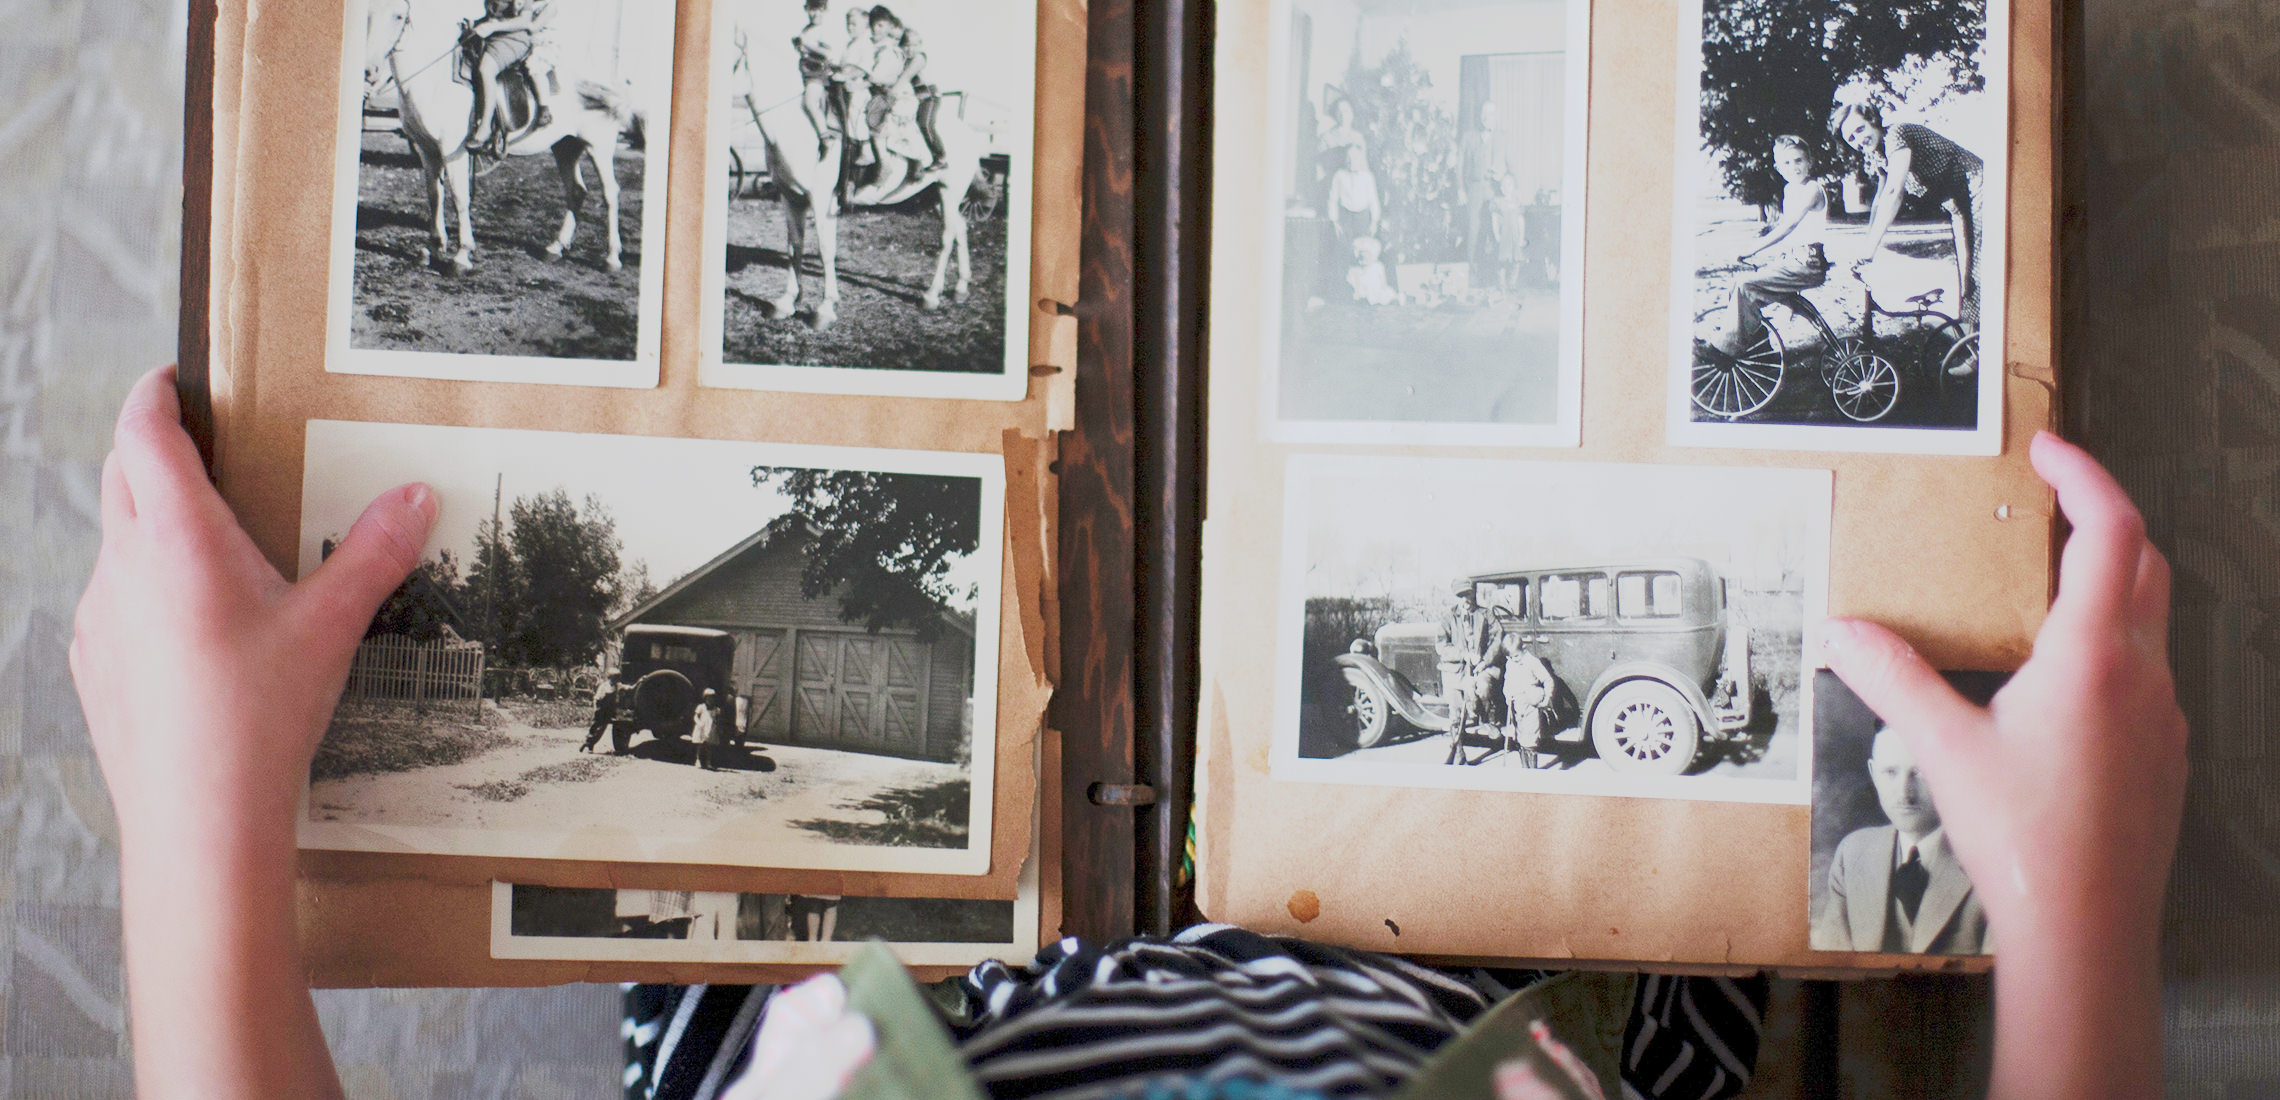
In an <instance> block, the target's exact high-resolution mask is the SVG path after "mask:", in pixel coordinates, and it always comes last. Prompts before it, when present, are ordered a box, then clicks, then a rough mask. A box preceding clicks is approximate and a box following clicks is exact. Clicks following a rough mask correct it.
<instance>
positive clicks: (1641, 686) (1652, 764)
mask: <svg viewBox="0 0 2280 1100" xmlns="http://www.w3.org/2000/svg"><path fill="white" fill-rule="evenodd" d="M1701 744H1702V724H1701V722H1700V721H1698V720H1697V719H1696V718H1695V716H1694V708H1693V707H1690V706H1687V705H1686V697H1685V696H1683V695H1680V694H1679V693H1678V692H1677V691H1676V690H1674V689H1672V688H1671V687H1670V685H1668V684H1659V683H1656V682H1655V681H1653V680H1627V681H1624V682H1623V683H1620V684H1617V685H1615V686H1614V687H1612V688H1609V689H1608V690H1607V694H1605V695H1603V696H1601V697H1600V699H1599V705H1598V706H1597V707H1594V708H1592V712H1591V746H1592V747H1593V748H1594V749H1597V750H1598V751H1599V758H1600V759H1601V760H1605V761H1606V762H1607V766H1608V767H1611V768H1614V769H1615V770H1616V771H1619V772H1626V773H1629V774H1632V775H1677V774H1678V773H1680V772H1682V771H1685V770H1686V768H1687V766H1688V765H1690V764H1692V763H1694V754H1695V751H1696V749H1698V748H1699V747H1700V746H1701Z"/></svg>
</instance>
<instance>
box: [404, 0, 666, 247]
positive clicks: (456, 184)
mask: <svg viewBox="0 0 2280 1100" xmlns="http://www.w3.org/2000/svg"><path fill="white" fill-rule="evenodd" d="M414 3H415V0H369V6H368V8H367V11H366V14H365V39H364V41H365V47H364V68H365V74H366V75H365V83H366V86H367V87H371V86H374V85H375V84H376V83H377V80H376V79H375V77H376V76H377V75H378V74H379V73H380V72H381V70H382V68H383V66H385V68H386V71H387V74H388V75H389V76H390V77H391V78H392V79H393V80H394V81H395V84H396V93H397V98H398V100H399V102H400V110H401V115H402V119H403V133H404V138H405V140H406V141H407V142H409V143H410V144H411V147H412V151H413V152H414V153H415V154H417V155H418V157H419V159H420V169H421V172H422V174H424V175H425V176H426V179H427V197H428V207H429V209H430V211H431V212H432V217H433V226H434V228H433V232H432V234H431V236H430V241H431V243H432V246H433V247H432V249H425V250H422V252H421V255H420V262H421V263H423V264H425V263H433V262H437V261H440V260H441V259H442V258H444V257H446V256H448V257H449V259H450V263H451V269H452V270H453V271H454V272H456V273H458V274H461V275H465V274H468V273H470V272H472V271H474V270H475V231H474V227H473V224H472V219H471V218H470V216H469V213H468V207H467V189H468V174H469V173H468V169H469V163H468V162H469V161H470V160H471V159H472V158H473V157H474V155H475V152H476V150H474V149H472V148H470V147H469V145H468V140H467V139H468V137H469V136H470V135H471V134H472V133H473V132H474V128H475V123H476V114H475V97H476V94H477V93H476V90H475V88H474V87H473V86H472V85H471V84H469V83H462V82H461V80H460V78H459V76H458V70H459V65H460V50H461V33H462V31H461V24H460V23H459V22H458V21H456V20H454V19H452V18H450V17H448V16H445V15H441V14H433V13H431V12H430V11H428V10H426V8H425V5H423V10H422V11H420V12H419V13H417V14H415V13H414V11H413V6H414ZM438 7H440V5H438ZM555 75H556V79H557V80H559V81H560V82H561V83H562V85H563V86H564V87H566V88H570V89H572V92H573V94H570V95H564V96H558V97H556V99H555V102H554V104H553V114H554V119H553V121H552V122H551V123H550V124H548V125H547V126H544V127H532V126H530V125H529V117H528V116H529V111H528V109H527V104H513V105H511V104H510V103H509V102H506V101H513V100H515V99H516V98H517V93H516V92H515V91H513V90H512V89H513V88H514V84H513V82H512V81H501V82H500V92H499V98H500V100H502V102H501V103H495V104H490V105H489V107H490V109H491V110H492V111H493V112H494V113H495V114H496V115H498V117H499V125H500V127H502V128H504V129H505V132H506V134H507V135H508V140H507V142H506V147H505V150H506V154H507V155H509V156H527V155H535V154H538V153H552V154H554V167H555V171H556V173H557V174H559V175H560V176H561V177H562V195H563V210H562V228H561V231H560V232H558V233H556V234H555V236H554V240H553V241H552V242H551V243H549V244H548V245H547V246H546V256H547V258H548V259H560V258H561V257H562V254H563V252H565V251H567V250H568V249H569V247H570V241H571V238H572V237H573V236H574V235H576V233H577V231H578V211H579V210H580V208H582V207H583V206H584V205H585V202H586V195H587V193H588V192H587V187H586V183H585V180H584V178H583V176H584V172H583V168H582V166H581V163H580V162H581V161H592V162H593V166H594V172H595V174H596V175H597V176H599V177H600V186H601V192H602V202H603V205H604V206H605V207H606V208H607V210H608V230H609V237H608V240H607V242H606V243H605V244H604V246H603V251H602V266H604V267H606V268H608V269H609V270H611V271H616V270H618V269H619V268H620V267H622V266H623V264H622V262H621V261H620V259H619V252H620V241H619V237H618V179H617V170H616V160H617V143H618V135H619V134H620V133H621V132H623V131H624V130H625V129H626V127H627V126H628V125H629V124H631V123H633V122H634V121H635V117H634V109H633V97H632V94H631V88H630V86H629V85H628V86H621V87H612V86H610V85H607V84H603V83H600V82H597V81H590V80H572V79H571V78H570V76H569V74H568V73H567V72H564V71H560V70H558V71H557V72H556V74H555ZM522 98H523V99H527V98H528V95H527V89H526V90H524V92H523V94H522ZM512 106H522V107H523V108H524V109H523V111H522V112H521V114H520V117H518V115H517V111H515V110H513V109H512ZM510 124H514V125H512V127H511V128H508V127H509V126H510ZM447 202H448V204H449V205H448V206H447V205H446V204H447ZM452 209H456V210H457V211H458V220H459V247H458V249H457V250H453V249H452V247H451V244H452V241H451V235H450V226H449V214H450V211H451V210H452Z"/></svg>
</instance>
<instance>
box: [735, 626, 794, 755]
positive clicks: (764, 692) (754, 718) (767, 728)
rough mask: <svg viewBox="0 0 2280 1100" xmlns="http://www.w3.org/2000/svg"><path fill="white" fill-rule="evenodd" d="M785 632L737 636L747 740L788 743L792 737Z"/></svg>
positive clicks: (738, 677)
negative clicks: (788, 715)
mask: <svg viewBox="0 0 2280 1100" xmlns="http://www.w3.org/2000/svg"><path fill="white" fill-rule="evenodd" d="M785 656H786V654H785V653H784V632H783V631H781V630H739V631H737V632H736V673H735V680H736V693H737V694H738V695H739V696H742V697H743V699H744V701H745V707H744V728H745V731H746V736H749V737H752V738H754V739H755V740H777V741H781V740H784V739H785V738H786V737H787V736H788V735H789V732H790V731H789V725H790V721H789V719H788V718H787V717H786V714H787V712H788V711H789V709H790V708H789V707H788V706H787V704H786V700H785V698H784V695H785V691H784V664H785V660H784V658H785Z"/></svg>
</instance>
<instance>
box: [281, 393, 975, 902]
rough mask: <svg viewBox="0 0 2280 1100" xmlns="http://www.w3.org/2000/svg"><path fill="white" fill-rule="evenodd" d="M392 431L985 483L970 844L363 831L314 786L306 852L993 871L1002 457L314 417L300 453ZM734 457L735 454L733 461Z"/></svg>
mask: <svg viewBox="0 0 2280 1100" xmlns="http://www.w3.org/2000/svg"><path fill="white" fill-rule="evenodd" d="M382 433H385V435H386V436H387V439H388V442H389V445H390V446H391V447H395V448H397V449H399V450H401V452H402V453H404V454H406V455H407V456H411V455H417V454H419V453H420V449H419V448H418V447H417V446H416V445H406V444H405V442H404V441H407V440H416V437H417V436H419V435H421V434H424V433H461V434H464V433H477V434H482V435H486V436H490V437H492V438H494V439H496V440H497V443H495V444H494V445H495V446H498V447H511V446H512V445H513V444H512V440H513V439H515V438H517V437H526V436H570V437H579V438H583V439H586V440H591V441H593V443H594V445H595V446H597V447H610V446H616V445H622V444H624V443H626V442H628V441H631V442H633V443H636V444H638V445H641V446H645V447H658V448H669V449H673V450H675V451H678V452H680V453H683V454H688V453H694V452H698V451H714V452H717V453H719V454H721V455H722V456H723V459H724V461H733V462H737V463H748V464H750V465H753V466H775V467H785V468H807V469H820V470H865V471H875V472H879V473H902V474H925V475H933V476H938V477H970V478H975V479H977V480H978V481H980V482H981V486H982V499H981V510H982V512H981V532H980V537H979V541H978V544H977V545H978V549H977V551H976V556H977V558H978V559H979V561H977V563H976V564H977V569H976V573H977V575H979V576H980V577H982V578H984V583H983V588H982V592H981V594H980V598H979V600H978V601H977V602H976V610H977V614H976V615H975V616H974V686H973V691H974V701H973V739H972V746H971V754H972V757H971V764H970V766H969V783H970V786H969V792H968V793H969V802H968V816H967V834H966V847H964V848H959V849H943V848H893V847H884V846H879V845H867V844H845V843H832V842H828V841H810V840H806V839H803V838H794V837H786V838H780V839H771V840H767V841H764V842H756V843H753V844H749V845H731V844H728V843H726V842H725V841H722V840H720V839H717V833H716V834H706V835H693V836H685V837H659V836H655V835H650V834H641V833H637V832H636V831H634V830H632V829H630V828H625V827H621V826H605V825H600V824H596V823H591V822H585V823H578V824H576V825H573V826H569V827H566V828H564V829H563V830H561V831H537V830H520V829H456V828H442V827H431V826H408V825H363V824H352V823H348V822H327V821H311V820H309V788H308V787H307V786H303V787H302V792H301V800H300V805H299V807H298V810H297V815H296V818H295V820H296V821H297V822H298V823H299V838H300V846H301V847H303V848H312V849H325V850H338V851H365V852H418V853H430V854H436V855H478V856H498V857H506V858H526V859H586V860H606V861H611V862H620V863H651V862H656V863H707V864H721V865H727V866H739V867H783V868H795V869H803V870H845V871H886V872H906V873H914V874H940V875H981V874H987V873H989V865H990V852H991V841H992V838H993V835H994V831H993V829H992V820H991V814H992V812H993V809H994V807H995V804H996V796H997V764H998V751H997V750H998V744H997V722H998V687H999V675H998V673H999V665H1000V664H1001V663H1002V661H1003V660H1004V655H1003V654H1002V653H1001V652H1000V644H1001V643H1000V632H1001V631H1000V626H1001V624H1000V622H999V617H1000V614H1001V609H1002V608H1003V606H1004V598H1005V579H1004V576H1005V568H1006V561H1005V549H1006V548H1005V538H1006V533H1005V518H1006V517H1005V508H1006V501H1005V491H1006V490H1005V460H1004V459H1003V457H1002V456H999V455H995V454H973V453H966V452H947V451H896V450H884V449H872V448H861V447H823V446H809V445H801V444H786V443H746V442H737V441H733V440H716V439H686V438H671V437H660V436H613V435H595V434H590V433H577V432H535V431H525V430H522V429H511V428H454V427H444V426H440V425H429V424H392V423H380V422H372V421H346V420H311V421H309V422H308V426H307V430H306V434H305V445H304V450H303V454H304V456H308V455H313V454H315V453H316V452H317V451H318V448H319V445H320V444H319V437H320V436H334V437H338V436H344V435H345V436H353V435H357V434H365V435H367V436H374V435H379V434H382ZM730 456H733V457H730ZM303 461H304V467H303V470H304V476H303V481H302V486H301V512H302V516H301V527H302V530H301V531H300V532H299V533H298V534H300V535H302V536H305V535H306V533H307V529H308V524H309V514H310V512H311V511H312V505H313V504H314V503H315V502H316V500H317V494H316V486H315V485H314V484H313V483H312V481H311V479H310V478H309V477H308V476H307V465H306V463H307V461H308V459H307V457H304V460H303ZM419 461H420V460H419V459H417V458H407V459H406V461H405V463H404V466H403V469H402V473H401V474H399V475H391V476H398V477H401V478H402V479H404V480H410V479H412V478H415V477H417V476H418V470H419V465H418V464H419ZM438 506H439V508H441V509H445V510H448V509H453V508H460V507H478V508H483V509H488V508H489V507H490V506H491V502H490V501H489V500H483V501H463V500H456V499H453V498H452V497H449V496H446V497H444V498H443V499H441V500H439V501H438ZM301 541H302V550H301V555H300V556H301V560H300V563H299V572H298V574H297V575H298V576H304V577H305V576H307V575H309V574H310V573H311V572H312V571H314V570H315V569H316V567H317V564H318V562H317V560H316V558H317V555H316V553H315V552H314V550H312V549H311V546H310V544H309V543H308V540H307V539H306V538H305V537H303V538H302V540H301ZM436 549H438V548H437V547H435V546H433V545H432V544H431V545H429V546H424V547H422V548H421V555H422V559H423V560H425V558H426V557H428V556H430V555H432V554H433V553H434V552H435V550H436Z"/></svg>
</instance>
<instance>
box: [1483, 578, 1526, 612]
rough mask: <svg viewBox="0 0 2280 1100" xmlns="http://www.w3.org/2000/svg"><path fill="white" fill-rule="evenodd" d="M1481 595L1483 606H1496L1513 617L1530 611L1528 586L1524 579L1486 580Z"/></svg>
mask: <svg viewBox="0 0 2280 1100" xmlns="http://www.w3.org/2000/svg"><path fill="white" fill-rule="evenodd" d="M1479 595H1480V604H1481V606H1482V607H1490V608H1495V609H1497V610H1499V611H1502V612H1504V613H1506V614H1508V615H1511V616H1512V617H1513V618H1519V617H1521V616H1523V615H1526V614H1527V613H1528V586H1527V583H1526V582H1524V581H1490V582H1484V583H1482V584H1481V585H1480V589H1479Z"/></svg>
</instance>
